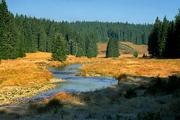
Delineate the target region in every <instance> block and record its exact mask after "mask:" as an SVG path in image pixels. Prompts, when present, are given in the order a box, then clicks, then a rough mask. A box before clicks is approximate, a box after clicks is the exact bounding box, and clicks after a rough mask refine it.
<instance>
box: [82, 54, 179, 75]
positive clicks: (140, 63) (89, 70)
mask: <svg viewBox="0 0 180 120" xmlns="http://www.w3.org/2000/svg"><path fill="white" fill-rule="evenodd" d="M81 70H82V72H83V73H82V75H84V76H96V75H104V76H113V77H119V76H120V75H123V74H126V75H130V76H144V77H157V76H159V77H168V76H170V75H172V74H177V73H180V59H143V58H134V57H132V55H131V56H129V55H122V56H121V57H120V58H117V59H106V60H104V61H101V62H96V63H90V64H85V65H83V67H82V68H81Z"/></svg>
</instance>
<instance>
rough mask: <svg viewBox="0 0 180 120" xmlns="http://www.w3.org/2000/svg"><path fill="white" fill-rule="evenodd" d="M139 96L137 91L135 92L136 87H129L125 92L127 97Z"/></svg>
mask: <svg viewBox="0 0 180 120" xmlns="http://www.w3.org/2000/svg"><path fill="white" fill-rule="evenodd" d="M136 96H137V94H136V92H135V90H134V89H132V88H129V89H128V90H127V91H126V93H125V94H124V97H125V98H128V99H129V98H133V97H136Z"/></svg>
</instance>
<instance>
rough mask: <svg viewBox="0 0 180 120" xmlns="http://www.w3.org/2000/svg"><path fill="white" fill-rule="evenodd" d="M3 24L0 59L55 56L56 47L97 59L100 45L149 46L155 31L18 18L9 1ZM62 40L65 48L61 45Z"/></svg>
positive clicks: (1, 8)
mask: <svg viewBox="0 0 180 120" xmlns="http://www.w3.org/2000/svg"><path fill="white" fill-rule="evenodd" d="M0 21H1V22H0V59H12V58H17V57H22V56H24V55H25V53H30V52H36V51H43V52H44V51H45V52H53V50H54V49H55V47H58V48H59V47H64V48H65V50H64V52H65V53H63V54H71V55H75V56H87V57H95V56H97V42H99V41H108V39H112V40H121V41H130V42H133V43H137V44H147V41H148V36H149V34H150V31H151V28H152V26H151V25H135V24H128V23H103V22H56V21H50V20H47V19H37V18H35V17H27V16H22V15H16V16H14V15H12V14H11V12H9V11H8V7H7V4H6V1H5V0H3V1H2V3H0ZM56 39H58V40H59V41H57V40H56ZM60 40H61V42H62V43H63V45H65V46H59V45H57V43H58V42H59V44H60V43H61V42H60ZM58 52H59V51H58Z"/></svg>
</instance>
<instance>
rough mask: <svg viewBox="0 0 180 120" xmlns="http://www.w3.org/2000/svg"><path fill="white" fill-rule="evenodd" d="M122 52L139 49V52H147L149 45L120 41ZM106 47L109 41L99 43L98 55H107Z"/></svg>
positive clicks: (127, 52)
mask: <svg viewBox="0 0 180 120" xmlns="http://www.w3.org/2000/svg"><path fill="white" fill-rule="evenodd" d="M119 46H120V49H119V51H120V53H121V54H132V53H133V52H134V51H137V52H138V53H139V54H144V53H145V54H147V53H148V51H147V49H148V48H147V45H136V44H133V43H131V42H120V43H119ZM106 48H107V43H98V50H99V55H98V57H105V54H106Z"/></svg>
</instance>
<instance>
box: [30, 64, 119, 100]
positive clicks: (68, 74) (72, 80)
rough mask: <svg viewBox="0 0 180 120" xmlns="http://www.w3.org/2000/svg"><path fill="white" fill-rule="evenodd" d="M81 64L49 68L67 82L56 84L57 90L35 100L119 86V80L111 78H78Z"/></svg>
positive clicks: (42, 94)
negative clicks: (59, 94)
mask: <svg viewBox="0 0 180 120" xmlns="http://www.w3.org/2000/svg"><path fill="white" fill-rule="evenodd" d="M81 66H82V65H81V64H73V65H69V66H65V67H63V68H49V71H51V72H52V73H53V76H54V77H55V78H60V79H63V80H65V82H63V83H62V82H61V83H54V84H56V85H57V87H56V88H54V89H51V90H49V91H46V92H44V93H40V94H38V95H37V96H35V97H33V99H42V98H46V97H49V96H52V95H53V94H56V93H58V92H88V91H95V90H99V89H103V88H107V87H109V86H112V85H114V84H117V80H115V79H114V78H111V77H83V76H77V74H79V73H80V70H79V68H80V67H81Z"/></svg>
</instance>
